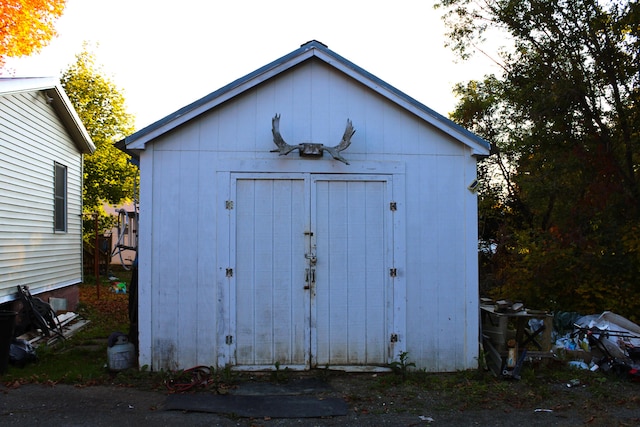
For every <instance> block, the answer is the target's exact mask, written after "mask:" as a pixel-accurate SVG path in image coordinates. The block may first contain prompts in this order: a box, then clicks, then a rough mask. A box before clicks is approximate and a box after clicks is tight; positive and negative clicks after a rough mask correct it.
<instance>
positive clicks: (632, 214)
mask: <svg viewBox="0 0 640 427" xmlns="http://www.w3.org/2000/svg"><path fill="white" fill-rule="evenodd" d="M436 7H441V8H443V9H445V14H444V19H445V22H446V23H447V26H448V28H449V33H448V36H449V41H450V46H451V47H452V48H453V49H454V51H457V52H458V53H459V54H460V55H461V56H462V57H466V56H468V55H470V54H472V53H473V51H474V48H475V47H476V46H479V44H480V43H481V42H482V38H483V37H484V36H485V35H486V34H487V31H490V30H491V31H500V32H501V34H503V35H506V37H505V38H506V39H508V40H510V41H511V42H512V43H513V45H512V46H509V47H508V48H507V49H505V50H503V51H502V52H501V54H500V58H501V64H502V67H503V72H502V73H501V75H498V76H495V75H491V76H486V77H485V79H484V80H482V81H471V82H468V83H465V84H459V85H458V86H456V88H455V91H456V93H457V94H458V95H459V97H460V103H459V104H458V106H457V108H456V111H455V112H454V113H453V114H452V117H453V119H454V120H455V121H457V122H458V123H460V124H462V125H464V126H466V127H468V128H470V129H472V130H473V131H475V132H477V133H478V134H480V135H482V136H484V137H485V138H487V139H488V140H490V141H491V142H492V143H493V144H495V146H496V151H498V154H494V155H492V156H490V158H489V159H487V160H485V161H484V162H483V164H481V166H480V170H479V173H480V174H481V175H482V177H483V181H484V185H483V188H482V191H481V194H480V200H479V206H480V217H481V224H480V230H481V233H483V234H482V236H481V239H482V240H483V241H488V242H492V243H493V244H494V246H493V247H494V248H495V251H484V252H483V253H482V255H483V257H482V261H483V262H482V277H481V283H482V287H483V290H484V291H486V292H487V293H491V294H493V296H495V297H498V296H499V297H506V298H511V299H522V300H523V301H525V303H526V304H528V305H530V306H531V305H537V306H540V307H545V308H550V309H560V310H576V311H582V312H585V313H594V312H600V311H602V310H614V311H616V312H618V313H620V314H622V315H625V316H628V317H629V318H632V319H640V315H639V314H638V313H640V310H639V309H640V298H638V294H639V293H640V188H639V178H640V175H639V174H640V163H639V162H640V137H639V133H640V113H639V112H638V106H639V105H638V104H639V102H640V74H639V71H638V70H640V59H639V52H640V44H639V38H638V35H639V34H638V32H639V31H640V24H639V23H640V7H639V6H638V2H637V1H615V0H482V1H473V0H442V1H440V3H439V4H438V5H437V6H436Z"/></svg>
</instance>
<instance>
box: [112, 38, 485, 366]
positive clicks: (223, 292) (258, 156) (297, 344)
mask: <svg viewBox="0 0 640 427" xmlns="http://www.w3.org/2000/svg"><path fill="white" fill-rule="evenodd" d="M398 66H402V64H398ZM118 146H119V147H121V148H122V149H123V150H126V151H127V152H129V153H133V154H134V155H135V156H137V157H138V158H139V160H140V173H141V187H140V235H139V245H138V248H139V252H138V260H139V282H138V286H139V292H138V300H139V306H138V309H139V313H138V320H139V322H138V323H139V325H140V326H139V363H140V365H141V366H142V365H147V366H148V367H150V369H152V370H161V369H186V368H190V367H193V366H196V365H205V366H218V367H225V366H229V367H232V368H233V369H239V370H256V369H274V367H275V366H279V367H281V368H285V367H288V368H290V369H301V370H304V369H311V368H316V367H318V368H325V367H329V368H332V369H346V370H356V369H357V370H377V369H384V368H385V367H388V366H389V364H390V363H391V362H393V361H397V360H398V359H399V357H400V355H401V354H403V353H404V352H406V353H407V355H408V361H409V362H414V363H415V364H416V367H417V368H418V369H425V370H427V371H434V372H435V371H454V370H460V369H468V368H472V367H475V366H477V357H478V349H479V324H478V323H479V322H478V318H479V296H478V255H477V251H478V249H477V248H478V233H477V196H476V194H475V191H474V182H475V180H476V166H477V159H478V158H480V157H482V156H486V155H488V154H489V144H488V143H487V142H486V141H484V140H483V139H481V138H479V137H478V136H476V135H474V134H472V133H471V132H469V131H467V130H466V129H463V128H461V127H460V126H458V125H456V124H455V123H453V122H451V121H450V120H448V119H447V118H445V117H443V116H442V115H440V114H438V113H437V112H435V111H433V110H431V109H430V108H428V107H427V106H425V105H424V104H422V103H421V102H419V101H417V100H415V99H413V98H411V97H410V96H408V95H407V94H405V93H403V92H401V91H399V90H397V89H396V88H394V87H393V86H391V85H390V84H388V83H387V82H385V81H382V80H380V79H379V78H377V77H375V76H374V75H373V74H371V73H369V72H368V71H366V70H364V69H362V68H360V67H359V66H357V65H356V64H354V63H352V62H350V61H349V60H347V59H346V58H344V57H342V56H340V55H338V54H337V53H335V52H333V51H332V50H330V49H329V48H328V47H327V46H325V45H323V44H322V43H320V42H317V41H311V42H309V43H306V44H304V45H302V46H301V47H300V48H298V49H296V50H294V51H293V52H291V53H289V54H287V55H285V56H283V57H281V58H279V59H276V60H275V61H273V62H271V63H269V64H267V65H265V66H264V67H262V68H260V69H258V70H256V71H254V72H252V73H250V74H248V75H246V76H244V77H241V78H239V79H238V80H236V81H234V82H232V83H230V84H229V85H227V86H224V87H222V88H221V89H219V90H217V91H215V92H213V93H211V94H209V95H206V96H205V97H203V98H202V99H200V100H198V101H195V102H194V103H192V104H190V105H187V106H185V107H183V108H181V109H180V110H178V111H176V112H175V113H173V114H170V115H169V116H167V117H165V118H163V119H161V120H159V121H158V122H156V123H154V124H151V125H150V126H148V127H146V128H144V129H141V130H139V131H138V132H136V133H134V134H133V135H131V136H129V137H127V138H126V139H124V140H122V141H120V142H119V143H118Z"/></svg>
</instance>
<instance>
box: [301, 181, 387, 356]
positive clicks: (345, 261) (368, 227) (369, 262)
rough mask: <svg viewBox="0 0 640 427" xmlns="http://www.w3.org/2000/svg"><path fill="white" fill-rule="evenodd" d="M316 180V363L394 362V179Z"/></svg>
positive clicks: (314, 327) (313, 316)
mask: <svg viewBox="0 0 640 427" xmlns="http://www.w3.org/2000/svg"><path fill="white" fill-rule="evenodd" d="M341 178H342V179H332V178H330V177H320V176H315V177H314V178H313V179H312V186H311V188H312V198H311V199H312V206H311V215H312V218H311V220H312V229H315V231H316V232H315V237H314V239H312V245H313V246H314V247H312V248H311V250H312V252H313V251H315V253H316V255H317V265H316V275H315V285H314V288H313V293H312V327H311V329H312V361H313V362H315V363H313V365H314V366H317V367H322V366H325V365H385V364H387V363H388V362H389V337H390V331H391V328H390V326H391V325H390V322H391V321H392V320H391V319H392V318H393V317H392V313H391V311H392V307H393V301H392V299H393V292H392V289H390V286H391V283H392V281H391V280H390V278H389V270H388V268H389V266H391V265H393V242H392V240H393V234H392V227H391V222H392V221H391V213H390V210H389V203H390V197H391V196H390V192H391V191H390V188H391V185H390V179H391V178H390V177H374V176H371V177H368V176H358V175H354V177H353V178H348V179H344V177H341Z"/></svg>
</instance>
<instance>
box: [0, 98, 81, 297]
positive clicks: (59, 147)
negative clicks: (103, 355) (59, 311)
mask: <svg viewBox="0 0 640 427" xmlns="http://www.w3.org/2000/svg"><path fill="white" fill-rule="evenodd" d="M55 162H58V163H60V164H62V165H64V166H66V167H67V232H66V233H60V232H57V233H56V232H54V223H53V211H54V200H53V173H54V163H55ZM81 173H82V156H81V155H80V154H79V152H78V149H77V148H76V146H75V145H74V143H73V141H72V139H71V138H70V136H69V134H68V133H67V131H66V130H65V128H64V126H63V124H62V123H61V122H60V120H59V119H58V116H57V115H56V113H55V112H54V110H53V108H52V107H51V106H50V105H48V104H47V102H46V98H45V96H44V95H43V94H42V93H40V92H25V93H19V94H13V95H4V96H0V272H1V278H0V302H2V301H7V300H9V299H11V298H10V297H11V296H12V295H13V294H15V292H16V287H17V286H18V285H24V284H26V285H29V287H30V289H31V292H32V293H34V294H36V293H39V292H41V291H45V290H53V289H56V288H59V287H63V286H68V285H70V284H75V283H79V282H80V281H81V280H82V271H81V268H82V245H81V236H82V221H81V219H82V218H81V214H82V210H81V206H82V185H81V183H82V175H81Z"/></svg>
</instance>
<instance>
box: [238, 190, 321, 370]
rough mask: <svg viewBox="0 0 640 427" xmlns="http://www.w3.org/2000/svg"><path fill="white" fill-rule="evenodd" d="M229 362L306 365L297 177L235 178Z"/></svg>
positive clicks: (303, 218)
mask: <svg viewBox="0 0 640 427" xmlns="http://www.w3.org/2000/svg"><path fill="white" fill-rule="evenodd" d="M235 184H236V205H235V207H234V211H235V215H236V221H235V223H236V227H235V228H236V229H235V246H236V269H235V320H236V322H235V325H236V334H235V363H234V364H235V365H238V366H243V365H244V366H252V367H266V366H273V364H274V363H276V362H278V363H279V364H280V365H282V366H300V367H306V366H308V365H309V317H308V313H309V304H310V302H309V293H308V291H306V290H305V289H304V287H305V257H304V256H305V244H306V242H305V229H307V228H308V226H309V224H308V222H309V219H308V215H307V207H306V205H305V200H306V198H307V197H306V192H305V181H304V180H303V179H244V178H243V179H237V180H236V181H235Z"/></svg>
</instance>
